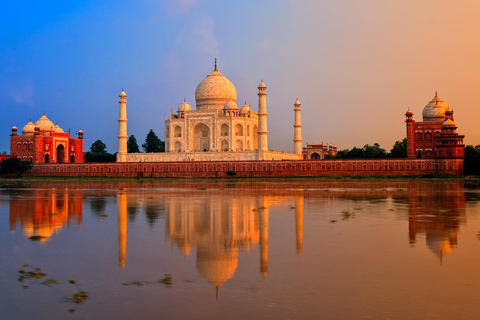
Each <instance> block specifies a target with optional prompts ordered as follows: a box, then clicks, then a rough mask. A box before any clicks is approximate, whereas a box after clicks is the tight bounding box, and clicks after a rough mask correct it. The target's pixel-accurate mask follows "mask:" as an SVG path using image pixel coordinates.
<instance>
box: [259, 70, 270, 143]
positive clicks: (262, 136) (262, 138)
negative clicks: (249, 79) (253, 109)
mask: <svg viewBox="0 0 480 320" xmlns="http://www.w3.org/2000/svg"><path fill="white" fill-rule="evenodd" d="M265 89H267V86H266V85H265V83H263V80H262V82H261V83H260V84H259V85H258V150H259V151H268V131H267V93H266V92H265Z"/></svg>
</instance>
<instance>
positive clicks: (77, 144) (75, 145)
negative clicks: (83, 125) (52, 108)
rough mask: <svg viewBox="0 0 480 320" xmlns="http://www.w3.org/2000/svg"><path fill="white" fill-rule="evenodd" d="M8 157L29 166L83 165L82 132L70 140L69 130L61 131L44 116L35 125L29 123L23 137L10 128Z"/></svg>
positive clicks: (23, 131)
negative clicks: (38, 164)
mask: <svg viewBox="0 0 480 320" xmlns="http://www.w3.org/2000/svg"><path fill="white" fill-rule="evenodd" d="M10 155H11V157H17V158H19V159H21V160H23V161H30V162H32V163H83V162H84V160H83V131H82V130H80V131H79V132H78V133H77V134H76V138H70V129H69V130H68V133H65V132H63V130H62V128H60V127H59V126H58V124H56V125H54V124H53V123H52V122H51V121H50V120H49V119H48V118H47V117H46V116H45V114H44V115H43V116H42V117H41V118H40V119H38V120H37V122H35V124H33V123H32V122H31V121H30V122H28V123H27V124H26V125H25V126H24V127H23V129H22V135H18V134H17V127H15V126H13V128H12V134H11V136H10Z"/></svg>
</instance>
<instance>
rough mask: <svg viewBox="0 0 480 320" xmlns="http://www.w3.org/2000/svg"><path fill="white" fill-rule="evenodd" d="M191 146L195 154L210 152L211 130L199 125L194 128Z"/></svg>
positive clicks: (202, 124) (204, 125)
mask: <svg viewBox="0 0 480 320" xmlns="http://www.w3.org/2000/svg"><path fill="white" fill-rule="evenodd" d="M192 140H193V141H192V143H191V145H192V146H193V151H194V152H201V151H210V128H209V127H208V126H207V125H206V124H204V123H199V124H197V125H196V126H195V127H194V128H193V139H192Z"/></svg>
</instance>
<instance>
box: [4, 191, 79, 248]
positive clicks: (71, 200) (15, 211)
mask: <svg viewBox="0 0 480 320" xmlns="http://www.w3.org/2000/svg"><path fill="white" fill-rule="evenodd" d="M25 192H30V191H25ZM82 201H83V200H82V194H81V191H78V190H74V191H69V190H68V189H63V190H57V189H48V190H42V189H35V190H34V191H32V192H31V194H29V195H26V196H22V197H18V198H17V197H12V198H11V199H10V230H12V231H15V230H16V229H17V224H18V223H20V226H21V228H22V230H23V232H25V234H26V236H27V237H31V236H40V237H42V239H41V240H40V241H42V242H44V241H46V240H48V238H49V237H50V236H52V234H56V233H57V232H58V231H60V230H61V229H62V228H63V226H65V225H67V226H70V222H71V221H72V220H73V221H74V222H75V224H77V225H78V226H81V225H82Z"/></svg>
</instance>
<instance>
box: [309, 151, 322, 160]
mask: <svg viewBox="0 0 480 320" xmlns="http://www.w3.org/2000/svg"><path fill="white" fill-rule="evenodd" d="M310 159H312V160H320V155H319V154H318V153H316V152H314V153H312V155H311V156H310Z"/></svg>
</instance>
